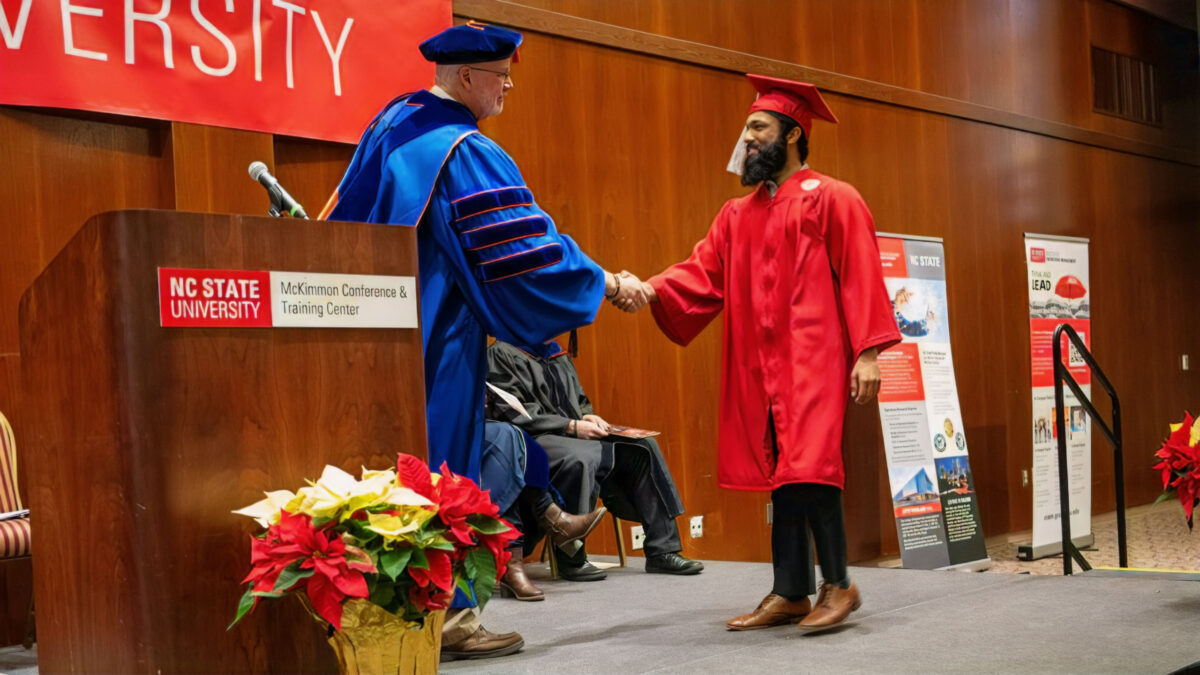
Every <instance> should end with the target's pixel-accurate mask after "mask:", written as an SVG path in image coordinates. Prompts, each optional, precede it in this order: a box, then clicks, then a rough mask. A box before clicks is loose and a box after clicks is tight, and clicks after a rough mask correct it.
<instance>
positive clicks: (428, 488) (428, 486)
mask: <svg viewBox="0 0 1200 675" xmlns="http://www.w3.org/2000/svg"><path fill="white" fill-rule="evenodd" d="M396 482H398V483H399V484H400V485H403V486H404V487H406V488H408V489H410V490H412V491H413V492H416V493H417V494H419V495H421V496H422V497H424V498H426V499H428V500H430V501H432V502H435V503H436V502H437V499H435V494H434V489H433V476H431V475H430V473H429V465H427V464H426V463H425V460H423V459H418V458H416V457H413V456H412V455H406V454H404V453H403V452H402V453H400V454H399V456H397V457H396Z"/></svg>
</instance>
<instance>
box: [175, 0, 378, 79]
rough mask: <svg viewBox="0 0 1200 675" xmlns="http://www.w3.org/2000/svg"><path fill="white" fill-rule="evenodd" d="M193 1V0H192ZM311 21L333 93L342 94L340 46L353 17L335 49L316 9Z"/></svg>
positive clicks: (346, 25)
mask: <svg viewBox="0 0 1200 675" xmlns="http://www.w3.org/2000/svg"><path fill="white" fill-rule="evenodd" d="M193 2H195V0H193ZM312 18H313V23H315V24H317V32H318V33H320V34H321V42H324V43H325V51H326V52H328V53H329V61H330V63H331V64H332V66H333V95H334V96H341V95H342V66H341V63H340V61H341V60H342V48H343V47H345V46H346V38H347V37H348V36H349V35H350V27H351V26H353V25H354V19H352V18H351V19H346V23H345V24H344V25H343V26H342V36H341V37H340V38H338V46H337V49H334V48H333V45H331V44H330V43H329V35H328V34H327V33H326V32H325V24H323V23H321V15H320V14H318V13H317V10H315V9H314V10H313V11H312Z"/></svg>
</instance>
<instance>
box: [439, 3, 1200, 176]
mask: <svg viewBox="0 0 1200 675" xmlns="http://www.w3.org/2000/svg"><path fill="white" fill-rule="evenodd" d="M454 15H455V16H456V17H462V18H471V19H479V20H481V21H486V22H488V23H497V24H503V25H506V26H512V27H513V28H517V29H521V30H527V31H533V32H536V33H545V34H547V35H555V36H559V37H565V38H570V39H572V40H578V41H580V42H586V43H589V44H594V45H600V46H603V47H611V48H613V49H621V50H624V51H628V52H634V53H637V54H645V55H647V56H653V57H657V58H663V59H670V60H673V61H680V62H682V63H687V64H691V65H696V66H701V67H705V68H714V69H717V70H725V71H730V72H735V73H751V72H753V73H762V74H765V75H774V76H776V77H784V78H788V79H793V80H802V81H804V82H811V83H813V84H815V85H817V86H818V87H820V88H821V89H822V90H825V91H831V92H836V93H838V94H843V95H846V96H853V97H855V98H861V99H865V100H868V101H875V102H878V103H884V104H888V105H895V106H900V107H903V108H910V109H913V110H920V111H923V112H929V113H934V114H937V115H945V116H947V117H957V118H959V119H964V120H969V121H972V122H979V123H981V124H990V125H992V126H998V127H1004V128H1006V129H1013V130H1015V131H1025V132H1028V133H1032V134H1038V135H1039V136H1048V137H1050V138H1057V139H1060V140H1064V141H1069V142H1072V143H1080V144H1083V145H1090V146H1094V147H1098V148H1105V149H1108V150H1115V151H1117V152H1124V153H1128V154H1131V155H1139V156H1142V157H1150V158H1154V159H1161V160H1164V161H1168V162H1174V163H1177V164H1183V165H1186V166H1193V167H1200V153H1197V152H1195V151H1190V150H1186V149H1182V148H1173V147H1169V146H1164V145H1156V144H1153V143H1146V142H1144V141H1138V140H1135V139H1131V138H1125V137H1122V136H1116V135H1113V134H1106V133H1103V132H1099V131H1093V130H1091V129H1085V128H1083V127H1077V126H1073V125H1070V124H1062V123H1060V122H1053V121H1050V120H1044V119H1039V118H1036V117H1029V116H1026V115H1019V114H1016V113H1011V112H1007V111H1004V110H999V109H997V108H990V107H988V106H983V105H978V104H975V103H970V102H968V101H963V100H959V99H954V98H948V97H945V96H938V95H936V94H929V93H926V92H922V91H917V90H915V89H906V88H904V87H896V86H893V85H890V84H884V83H882V82H875V81H873V80H865V79H862V78H857V77H850V76H848V75H840V74H838V73H834V72H831V71H828V70H821V69H819V68H809V67H807V66H801V65H797V64H795V63H788V62H786V61H779V60H776V59H768V58H764V57H761V56H755V55H754V54H747V53H745V52H738V51H733V50H731V49H722V48H720V47H713V46H711V45H705V44H700V43H697V42H689V41H687V40H680V39H677V38H671V37H666V36H663V35H656V34H653V33H646V32H643V31H639V30H633V29H630V28H623V27H621V26H614V25H612V24H608V23H602V22H599V21H592V20H590V19H582V18H579V17H576V16H571V15H569V14H560V13H558V12H552V11H549V10H544V9H539V8H535V7H528V6H525V5H521V4H518V3H515V2H509V1H508V0H454Z"/></svg>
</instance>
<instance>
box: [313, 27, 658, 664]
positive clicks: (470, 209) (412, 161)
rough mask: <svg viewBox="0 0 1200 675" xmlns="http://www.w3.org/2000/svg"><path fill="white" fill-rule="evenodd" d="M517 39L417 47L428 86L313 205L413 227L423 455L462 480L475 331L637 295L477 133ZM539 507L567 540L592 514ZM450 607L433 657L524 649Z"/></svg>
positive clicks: (525, 330) (468, 461) (577, 318)
mask: <svg viewBox="0 0 1200 675" xmlns="http://www.w3.org/2000/svg"><path fill="white" fill-rule="evenodd" d="M521 39H522V36H521V34H520V33H517V32H515V31H511V30H506V29H504V28H499V27H496V26H490V25H485V24H480V23H476V22H473V21H472V22H467V23H466V24H464V25H460V26H454V27H452V28H449V29H447V30H445V31H442V32H441V33H438V34H437V35H435V36H433V37H431V38H429V39H428V40H426V41H425V42H423V43H421V46H420V49H421V54H422V55H423V56H424V57H425V58H426V59H427V60H429V61H432V62H434V63H435V64H437V69H436V86H434V87H432V88H431V89H429V90H421V91H417V92H415V93H412V94H405V95H403V96H400V97H399V98H397V99H395V100H394V101H392V102H391V103H389V104H388V105H387V106H386V107H385V108H384V109H383V111H382V112H380V113H379V115H378V116H376V118H375V120H374V121H373V122H371V125H370V126H369V127H368V128H367V131H366V132H365V133H364V134H363V137H362V140H361V141H360V142H359V146H358V150H357V151H356V152H355V154H354V158H353V159H352V160H351V162H350V167H349V169H348V170H347V171H346V175H345V176H344V177H343V178H342V182H341V184H340V185H339V186H338V191H337V193H336V194H335V195H334V198H333V199H331V200H330V202H331V206H329V207H326V210H327V212H328V217H329V219H331V220H349V221H364V222H374V223H388V224H392V225H404V226H409V227H417V251H418V259H419V283H420V292H421V329H422V338H423V342H424V348H425V400H426V418H427V423H428V433H429V463H430V465H431V467H433V468H434V469H437V468H438V467H440V466H441V464H442V462H446V463H447V464H448V465H449V467H450V469H451V470H452V471H454V472H456V473H460V474H463V475H466V476H468V477H470V478H472V479H473V480H475V481H478V480H479V478H480V457H481V447H482V442H483V429H484V426H483V413H484V381H485V378H486V375H487V353H486V348H487V344H486V336H487V335H489V334H491V335H494V336H496V337H498V338H500V339H503V340H505V341H508V342H514V343H517V344H539V343H541V342H544V341H545V340H548V339H550V338H552V337H554V336H556V335H559V334H562V333H564V332H566V331H569V330H572V329H574V328H577V327H579V326H583V325H586V324H589V323H591V322H592V321H593V320H594V318H595V316H596V312H597V311H598V310H599V307H600V304H601V301H602V300H603V299H605V298H607V299H609V300H611V301H613V302H614V303H618V302H619V303H620V305H621V307H622V309H626V310H627V311H631V310H634V309H637V308H640V307H641V306H642V305H644V304H645V296H644V293H643V291H642V288H641V283H640V282H638V281H637V279H636V278H634V277H632V275H628V274H627V273H622V276H617V275H614V274H612V273H610V272H606V271H604V270H602V269H601V268H600V267H599V266H598V265H596V263H594V262H592V261H591V260H590V259H589V258H588V257H587V256H586V255H584V254H583V252H582V251H580V249H579V247H578V246H577V245H576V244H575V242H574V241H572V240H571V238H570V237H567V236H566V235H562V234H559V233H558V231H557V230H556V228H555V226H554V222H553V221H552V220H551V219H550V217H549V216H548V215H547V214H546V212H544V211H542V209H541V208H540V207H538V205H537V203H536V202H535V201H534V199H533V194H532V193H531V192H530V190H529V188H527V187H526V186H525V181H524V180H523V179H522V177H521V173H520V171H518V170H517V166H516V164H515V163H514V162H513V160H512V158H511V157H509V156H508V154H507V153H505V152H504V150H502V149H501V148H500V146H499V145H497V144H496V143H495V142H494V141H492V140H491V139H489V138H487V137H486V136H484V135H483V134H481V133H480V132H479V128H478V126H477V123H478V121H479V120H481V119H484V118H486V117H491V116H493V115H498V114H499V113H500V111H501V110H503V109H504V98H505V96H507V95H508V93H509V91H510V90H511V89H512V87H513V83H512V77H511V74H510V68H511V64H512V61H513V57H514V56H515V54H516V50H517V47H518V45H520V43H521ZM330 209H332V210H330ZM418 226H419V227H418ZM547 513H548V514H549V516H550V518H551V519H553V520H555V521H556V526H557V527H558V528H560V529H562V530H563V531H564V532H565V533H566V535H568V536H573V535H577V534H579V533H580V532H583V534H586V531H590V529H591V528H592V527H594V526H595V524H596V522H597V521H598V520H599V517H600V515H601V514H602V511H596V512H593V513H591V514H586V515H581V516H571V515H569V514H566V513H563V512H562V511H561V510H557V508H555V509H552V510H550V511H548V512H547ZM455 606H456V607H458V606H465V605H464V603H462V602H461V599H460V601H459V602H456V604H455ZM452 614H453V616H451V615H448V616H447V624H448V625H450V626H451V627H450V628H449V629H448V630H447V631H446V632H445V633H444V634H443V646H442V654H443V658H451V659H453V658H487V657H491V656H503V655H505V654H511V653H513V652H516V651H518V650H519V649H520V648H521V647H522V646H523V645H524V641H523V640H522V639H521V636H520V635H518V634H516V633H508V634H504V635H495V634H492V633H489V632H487V631H485V630H483V628H482V627H480V626H479V625H478V621H477V620H476V619H473V618H471V619H465V618H464V614H466V613H463V612H456V613H452ZM470 616H473V613H471V615H470Z"/></svg>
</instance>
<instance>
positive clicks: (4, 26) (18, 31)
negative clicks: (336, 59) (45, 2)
mask: <svg viewBox="0 0 1200 675" xmlns="http://www.w3.org/2000/svg"><path fill="white" fill-rule="evenodd" d="M32 4H33V0H24V1H23V2H22V3H21V9H20V10H18V11H17V27H16V28H13V27H12V26H11V25H10V24H9V23H8V13H7V12H5V11H4V5H3V4H0V33H3V34H4V46H5V47H8V48H9V49H20V48H21V40H23V39H24V38H25V24H27V23H29V6H30V5H32ZM339 49H340V47H339Z"/></svg>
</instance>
